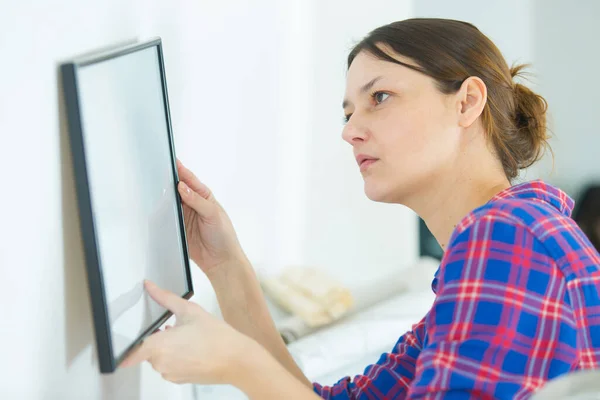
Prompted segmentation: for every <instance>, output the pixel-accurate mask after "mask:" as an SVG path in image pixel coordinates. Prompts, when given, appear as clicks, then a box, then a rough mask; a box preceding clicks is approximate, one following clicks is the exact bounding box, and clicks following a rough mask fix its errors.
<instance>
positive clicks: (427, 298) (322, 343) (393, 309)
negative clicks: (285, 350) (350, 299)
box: [195, 289, 434, 400]
mask: <svg viewBox="0 0 600 400" xmlns="http://www.w3.org/2000/svg"><path fill="white" fill-rule="evenodd" d="M433 299H434V294H433V292H432V291H431V289H428V290H423V291H417V292H407V293H404V294H401V295H398V296H395V297H393V298H391V299H390V300H388V301H385V302H382V303H380V304H378V305H376V306H374V307H371V308H369V309H367V310H365V311H363V312H361V313H359V314H356V315H354V316H352V317H349V318H347V319H344V320H343V321H341V322H339V323H337V324H335V325H333V326H330V327H328V328H326V329H323V330H321V331H319V332H316V333H314V334H312V335H310V336H308V337H306V338H303V339H300V340H298V341H297V342H294V343H292V344H291V345H290V346H289V349H290V352H291V353H292V355H293V356H294V358H295V359H296V361H297V362H298V364H299V365H300V367H301V368H302V370H303V371H304V373H305V374H306V376H307V377H308V378H309V379H310V380H311V381H313V382H319V383H320V384H323V385H331V384H334V383H335V382H337V381H338V380H339V379H341V378H343V377H345V376H351V377H353V376H355V375H357V374H361V373H363V371H364V369H365V367H367V366H368V365H369V364H373V363H376V362H377V360H378V359H379V356H380V355H381V354H382V353H384V352H389V351H391V350H392V347H393V346H394V344H395V343H396V341H397V340H398V338H399V337H400V336H401V335H402V334H404V333H405V332H406V331H407V330H409V329H410V328H411V326H412V325H413V324H415V323H417V322H419V321H420V320H421V319H422V318H423V316H424V315H425V313H427V311H428V310H429V308H430V307H431V304H432V303H433ZM195 392H196V398H197V399H210V400H213V399H228V400H236V399H246V396H244V394H243V393H241V392H240V391H239V390H237V389H235V388H233V387H229V386H197V387H196V391H195Z"/></svg>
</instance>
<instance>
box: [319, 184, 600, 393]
mask: <svg viewBox="0 0 600 400" xmlns="http://www.w3.org/2000/svg"><path fill="white" fill-rule="evenodd" d="M573 205H574V203H573V200H572V199H571V198H569V197H568V196H567V195H566V194H565V193H564V192H562V191H560V190H559V189H557V188H554V187H552V186H550V185H548V184H545V183H543V182H541V181H533V182H527V183H522V184H520V185H516V186H513V187H511V188H509V189H507V190H505V191H503V192H501V193H499V194H498V195H496V196H495V197H494V198H492V199H491V200H490V201H489V202H488V203H487V204H485V205H484V206H482V207H480V208H478V209H476V210H474V211H473V212H471V213H470V214H469V215H467V216H466V217H465V218H464V219H463V220H462V221H461V222H460V224H459V225H458V226H457V227H456V229H455V231H454V232H453V234H452V236H451V238H450V242H449V245H448V248H447V250H446V252H445V254H444V257H443V259H442V262H441V264H440V267H439V269H438V270H437V272H436V274H435V278H434V280H433V282H432V289H433V291H434V292H435V294H436V297H435V301H434V303H433V305H432V308H431V310H430V311H429V312H428V313H427V315H425V318H423V320H421V322H419V323H417V324H415V325H413V327H412V330H411V331H409V332H407V333H406V334H404V335H403V336H402V337H400V339H399V340H398V342H397V343H396V345H395V346H394V348H393V350H392V352H391V353H386V354H383V355H382V356H381V358H380V359H379V361H378V362H377V363H376V364H374V365H370V366H368V367H367V368H366V370H365V372H364V375H360V376H357V377H355V378H354V380H351V379H350V377H346V378H344V379H341V380H340V381H339V382H338V383H337V384H335V385H333V386H331V387H325V386H321V385H320V384H318V383H315V384H314V390H315V392H316V393H318V394H319V395H320V396H322V397H323V398H325V399H333V400H342V399H406V398H410V399H524V398H528V397H529V396H531V395H532V394H533V392H535V391H536V390H537V389H538V388H540V387H541V386H542V385H543V384H544V383H545V382H546V381H547V380H549V379H552V378H555V377H557V376H559V375H561V374H565V373H567V372H569V371H575V370H580V369H598V368H600V255H599V254H598V252H597V251H596V250H595V249H594V248H593V247H592V245H591V243H590V242H589V240H588V239H587V237H586V236H585V235H584V234H583V233H582V231H581V230H580V229H579V228H578V226H577V225H576V224H575V222H574V221H573V220H572V219H571V218H570V215H571V211H572V209H573Z"/></svg>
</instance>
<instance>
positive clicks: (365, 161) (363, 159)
mask: <svg viewBox="0 0 600 400" xmlns="http://www.w3.org/2000/svg"><path fill="white" fill-rule="evenodd" d="M377 160H378V159H377V158H375V157H371V156H367V155H365V154H359V155H357V156H356V162H357V163H358V166H359V167H360V170H361V171H364V170H365V169H367V168H368V167H369V166H370V165H371V164H373V163H375V162H376V161H377Z"/></svg>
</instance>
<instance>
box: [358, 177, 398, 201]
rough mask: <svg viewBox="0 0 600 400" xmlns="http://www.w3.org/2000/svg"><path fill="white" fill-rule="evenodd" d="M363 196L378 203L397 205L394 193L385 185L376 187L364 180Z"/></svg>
mask: <svg viewBox="0 0 600 400" xmlns="http://www.w3.org/2000/svg"><path fill="white" fill-rule="evenodd" d="M365 194H366V195H367V198H368V199H369V200H372V201H376V202H378V203H397V202H398V201H397V200H398V199H397V196H396V195H395V191H393V190H390V188H389V187H387V186H386V185H381V184H379V185H377V184H374V182H368V181H367V180H365Z"/></svg>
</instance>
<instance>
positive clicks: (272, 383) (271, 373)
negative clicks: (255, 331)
mask: <svg viewBox="0 0 600 400" xmlns="http://www.w3.org/2000/svg"><path fill="white" fill-rule="evenodd" d="M249 353H250V354H248V356H247V357H245V365H243V368H244V369H243V371H244V372H243V373H241V374H239V375H238V381H236V382H234V385H235V386H236V387H238V388H239V389H240V390H242V391H243V392H244V393H246V395H247V396H248V397H249V398H250V399H251V400H280V399H286V400H317V399H319V397H318V396H317V395H316V394H315V393H314V392H313V391H312V390H311V389H310V388H308V387H306V385H305V384H304V383H302V382H300V381H299V380H298V379H296V377H294V376H293V375H292V374H291V373H290V372H289V371H288V370H287V369H286V368H284V367H283V366H282V365H281V364H280V363H279V362H278V361H276V360H275V359H274V358H273V356H272V354H270V353H269V352H267V350H265V349H264V347H262V346H254V347H253V349H252V350H250V352H249Z"/></svg>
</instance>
